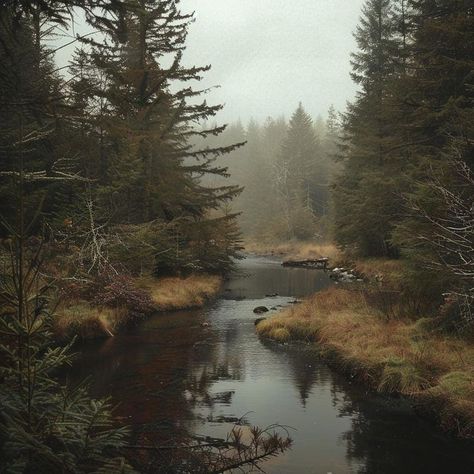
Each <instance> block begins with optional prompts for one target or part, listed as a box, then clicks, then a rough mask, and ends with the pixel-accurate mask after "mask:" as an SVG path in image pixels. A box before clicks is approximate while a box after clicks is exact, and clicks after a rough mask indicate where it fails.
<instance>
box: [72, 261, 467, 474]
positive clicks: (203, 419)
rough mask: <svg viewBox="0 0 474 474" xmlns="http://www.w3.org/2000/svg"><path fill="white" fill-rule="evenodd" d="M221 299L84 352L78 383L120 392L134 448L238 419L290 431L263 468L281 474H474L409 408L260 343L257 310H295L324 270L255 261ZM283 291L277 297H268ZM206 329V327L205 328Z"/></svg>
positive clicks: (313, 361) (462, 447)
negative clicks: (285, 444) (86, 380)
mask: <svg viewBox="0 0 474 474" xmlns="http://www.w3.org/2000/svg"><path fill="white" fill-rule="evenodd" d="M241 270H242V271H243V272H245V273H247V274H248V275H247V276H239V277H235V278H233V280H232V281H230V282H229V283H228V284H227V285H226V291H224V293H223V296H222V298H221V299H219V300H218V301H216V302H215V303H214V304H213V305H212V306H210V307H208V308H205V309H203V310H195V311H186V312H178V313H172V314H167V315H158V316H156V317H154V318H151V319H149V320H147V321H145V322H143V323H142V324H141V325H140V326H138V327H136V328H134V329H132V330H130V331H128V332H127V333H126V334H122V335H119V336H117V337H115V338H111V339H109V340H107V341H105V342H101V343H96V344H90V345H88V346H85V347H84V348H83V349H82V357H81V358H80V360H79V361H78V364H77V366H76V367H75V368H74V373H73V374H74V377H80V376H83V375H91V376H92V382H93V392H94V394H95V395H106V394H113V397H114V400H115V401H117V402H119V403H120V406H119V409H118V411H119V414H120V415H122V416H123V417H125V418H126V419H127V423H128V424H131V425H132V426H133V428H134V436H135V441H136V442H143V441H144V440H145V441H146V440H150V439H153V440H155V441H159V442H166V441H167V440H169V439H171V438H175V439H176V438H179V437H180V435H181V434H183V435H186V434H189V433H192V434H198V435H210V436H213V437H224V436H225V434H226V433H227V432H228V431H229V430H230V429H231V428H232V426H233V421H234V419H235V418H240V417H242V416H245V419H246V420H247V421H248V422H250V423H252V424H256V425H259V426H267V425H270V424H272V423H280V424H282V425H288V426H291V427H293V428H294V431H292V432H291V436H292V438H293V439H294V446H293V449H292V450H291V451H289V452H288V453H286V454H284V455H282V456H280V457H278V458H275V459H272V460H270V461H268V462H267V463H266V464H264V465H263V468H264V469H265V470H266V472H268V473H278V474H293V473H294V474H326V473H333V474H342V473H367V474H433V473H443V474H451V473H456V474H459V473H474V456H473V452H472V448H473V445H472V444H466V443H461V442H459V441H455V440H451V439H450V438H448V437H446V436H444V435H443V434H441V433H440V432H438V431H436V430H435V429H434V428H433V426H432V425H431V424H429V423H428V422H426V421H423V420H421V419H420V418H418V417H417V416H416V415H415V414H414V413H413V412H412V410H411V409H410V407H409V406H408V404H406V403H405V404H404V403H400V402H397V401H395V400H388V399H386V398H383V397H379V396H376V395H374V394H368V393H366V392H365V390H364V389H363V388H362V387H358V386H353V385H351V383H350V381H348V380H346V379H345V378H344V377H342V376H340V375H338V374H336V373H335V372H333V371H332V370H330V369H329V368H328V367H327V366H326V365H325V364H324V362H323V361H321V360H318V359H317V358H316V356H315V355H314V353H312V352H311V350H310V349H302V348H295V347H293V348H292V347H288V346H279V345H276V344H270V343H262V342H261V341H260V340H259V339H258V338H257V337H256V335H255V327H254V320H255V315H254V314H253V312H252V310H253V308H254V307H255V306H259V305H262V304H263V305H266V306H269V307H271V306H273V307H274V306H277V305H285V304H288V302H289V301H291V300H292V299H294V297H301V296H304V295H307V294H309V293H312V292H314V291H317V290H319V289H322V288H324V287H326V286H328V285H329V284H330V282H329V279H328V278H327V276H326V275H325V274H324V273H323V272H321V271H314V270H304V269H289V268H283V267H281V266H280V265H279V264H278V262H272V261H269V260H266V259H257V258H251V259H247V260H246V261H244V262H243V263H242V264H241ZM273 293H278V294H279V295H281V296H279V297H273V298H270V297H265V295H266V294H273ZM204 321H207V322H209V327H202V326H201V323H203V322H204Z"/></svg>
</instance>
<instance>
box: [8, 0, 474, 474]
mask: <svg viewBox="0 0 474 474" xmlns="http://www.w3.org/2000/svg"><path fill="white" fill-rule="evenodd" d="M181 3H183V2H180V1H179V0H35V1H29V0H6V1H3V2H2V3H1V6H0V61H1V62H0V110H1V112H0V380H1V387H0V400H1V406H2V413H1V415H0V452H1V454H0V466H1V468H0V471H2V472H6V473H7V472H8V473H10V472H11V473H42V472H54V473H56V472H57V473H86V472H87V473H89V472H90V473H92V472H97V473H109V472H113V473H115V472H117V473H118V472H123V473H126V472H130V473H131V472H143V473H145V472H166V473H172V472H183V473H184V472H196V473H199V472H203V473H204V472H216V473H217V472H234V471H233V470H235V472H237V471H236V470H238V469H241V470H245V469H248V470H249V472H250V470H251V469H252V468H255V466H257V465H259V464H260V463H261V462H264V461H267V460H268V459H269V458H273V457H276V456H280V455H281V456H284V453H286V452H287V450H288V449H289V448H290V447H291V446H292V440H291V433H290V434H289V433H288V431H287V428H286V427H285V426H279V425H278V424H276V425H274V426H273V425H270V428H259V427H251V428H249V429H248V431H246V430H242V428H241V427H240V425H239V423H237V425H236V426H234V427H233V428H231V429H230V430H229V434H228V435H227V438H226V440H225V441H224V442H222V441H221V442H214V441H213V442H209V440H207V442H206V443H204V444H202V442H197V444H196V442H194V441H193V442H190V441H189V440H187V441H186V443H183V445H180V446H179V448H176V450H171V449H170V450H169V452H168V451H166V450H167V449H168V448H166V447H165V448H163V447H161V448H160V446H155V445H153V446H150V441H149V440H148V441H146V442H145V444H146V446H145V445H143V440H142V441H140V443H142V444H140V443H138V442H135V441H134V442H133V443H132V442H131V441H130V439H131V429H130V428H129V427H128V426H127V423H126V422H123V421H124V420H123V419H122V418H123V416H122V417H118V416H116V415H115V408H114V405H115V402H116V401H117V400H116V399H115V398H114V394H113V393H110V394H107V395H110V396H111V397H112V398H109V397H108V396H106V397H102V398H96V397H95V396H92V395H91V393H90V390H89V388H88V383H87V382H81V383H78V384H71V383H69V382H68V380H66V379H67V378H68V377H67V376H66V375H65V374H67V373H68V370H69V368H70V367H71V366H74V353H75V352H77V351H78V347H79V348H80V347H81V345H82V344H84V343H85V341H88V340H109V339H113V338H115V336H116V335H118V334H122V333H127V331H129V330H130V328H131V327H134V326H136V325H140V324H142V323H143V321H145V320H146V319H147V318H151V317H152V315H154V314H155V313H164V312H169V311H174V310H187V309H192V308H205V307H206V305H207V304H208V303H209V302H211V301H214V300H215V299H216V298H218V297H219V295H220V294H221V293H222V288H223V285H225V284H226V282H228V281H229V280H232V278H234V275H236V274H238V268H239V265H240V262H241V261H242V260H243V259H245V257H246V256H248V255H249V253H255V254H258V255H267V256H268V255H269V254H272V255H273V256H275V255H279V256H281V257H282V258H285V259H288V260H290V261H294V260H301V259H303V258H304V259H308V258H309V259H321V258H323V259H324V258H329V264H330V268H331V269H332V271H333V273H332V274H331V276H334V275H335V276H334V278H335V279H336V280H337V278H339V277H338V272H339V274H340V273H341V271H342V272H343V273H344V272H346V270H345V269H350V270H349V272H348V273H344V274H346V275H349V277H348V278H349V279H351V278H353V279H354V283H348V284H347V285H346V284H345V283H344V282H343V281H336V285H334V286H332V287H330V288H328V289H325V290H322V291H319V292H318V293H317V294H315V295H313V296H310V295H308V296H309V297H308V298H306V299H305V300H304V301H303V302H302V303H301V304H295V305H293V306H292V307H291V308H286V309H283V310H282V311H281V312H280V311H279V312H278V313H277V314H276V315H274V316H271V317H269V318H267V319H266V320H264V321H262V322H259V323H258V324H257V325H256V326H257V327H256V332H257V335H258V337H260V338H261V339H263V340H273V341H277V342H279V343H282V344H288V342H290V341H304V342H305V343H306V344H314V345H318V346H319V347H320V348H322V350H323V352H324V353H326V354H327V355H328V356H329V357H330V358H331V360H333V363H335V365H336V366H339V368H340V370H341V371H342V372H343V373H347V372H349V373H350V374H351V377H355V378H357V379H358V380H359V381H360V383H361V384H365V385H368V386H370V388H371V389H373V390H374V391H375V392H377V393H384V394H388V395H397V396H403V397H406V398H409V399H411V400H414V401H415V402H416V404H417V405H420V407H421V408H420V410H421V411H422V412H423V414H425V415H427V416H428V417H429V418H430V419H434V420H435V425H437V426H433V427H432V429H433V430H437V429H439V427H441V428H442V429H443V430H444V431H446V432H449V433H450V434H451V435H454V436H455V437H457V438H466V439H471V440H472V438H473V437H474V388H473V387H474V107H473V106H474V4H473V2H472V0H366V1H365V2H364V5H363V8H362V11H361V13H360V18H359V21H358V26H357V28H356V30H355V31H354V38H355V42H356V49H355V50H354V51H353V53H352V54H351V70H352V73H351V78H352V81H353V82H354V83H355V84H356V85H357V86H358V92H357V94H356V96H355V97H354V98H353V99H352V100H350V101H349V102H348V104H347V107H346V109H345V110H337V109H336V107H334V106H331V107H330V108H329V110H321V111H320V113H319V115H317V116H311V113H309V112H308V110H309V109H310V104H306V103H305V102H304V101H303V100H302V101H301V102H300V103H299V104H297V103H296V104H292V105H291V108H292V110H293V112H292V114H291V115H290V116H289V117H286V116H284V115H280V116H273V117H270V116H269V117H268V118H267V119H265V120H260V119H251V120H249V121H247V122H245V123H244V122H243V121H242V120H239V118H238V117H236V118H235V120H233V121H232V122H231V123H229V124H228V125H226V124H221V123H220V122H219V113H220V112H221V110H222V109H223V107H224V106H223V105H220V104H213V103H212V101H210V100H209V99H208V95H209V94H210V92H211V90H210V89H208V88H206V87H201V84H200V83H201V82H202V80H203V77H205V76H206V74H208V72H209V71H210V68H211V66H210V65H207V64H204V65H202V64H196V65H194V64H192V65H189V64H188V63H187V62H186V61H184V60H183V57H184V56H185V51H186V47H187V44H188V43H187V37H188V32H189V29H190V27H191V25H192V24H193V23H194V22H195V21H199V18H196V17H195V14H194V13H193V12H192V11H191V12H187V11H185V10H187V9H184V8H183V6H182V5H181ZM78 18H80V19H81V20H80V21H82V22H84V24H86V25H87V27H88V28H89V29H90V31H91V33H86V34H79V33H74V24H75V21H78V20H77V19H78ZM315 27H317V25H316V26H315ZM71 31H72V33H71ZM64 32H69V33H68V34H67V35H65V34H64ZM69 45H74V50H73V53H72V54H71V56H70V57H69V59H68V63H67V64H66V65H62V64H59V63H58V62H57V60H56V55H57V53H58V51H60V50H61V49H62V48H64V47H65V46H69ZM216 47H218V45H217V46H216ZM288 87H291V85H289V86H288ZM224 92H225V91H224ZM282 100H283V99H282ZM337 267H339V268H337ZM341 268H343V270H340V269H341ZM312 271H314V270H312ZM356 279H357V282H359V283H357V282H355V280H356ZM226 291H227V290H226ZM229 291H230V290H229ZM272 293H273V291H272ZM267 296H268V295H267ZM274 296H276V294H275V295H274ZM288 296H296V295H288ZM295 302H296V303H300V302H299V301H297V300H295ZM275 309H276V308H275ZM202 325H203V327H204V329H205V328H206V326H205V325H208V322H204V323H202ZM190 331H191V329H190ZM79 351H80V349H79ZM275 396H276V395H275ZM248 408H249V410H252V409H253V407H251V406H250V407H248ZM273 421H274V422H275V423H277V422H278V420H276V419H275V420H273ZM134 440H135V438H134ZM138 444H140V446H138ZM163 449H164V451H163ZM171 452H172V453H173V455H171ZM167 453H168V454H169V456H168V455H167ZM177 459H178V460H177ZM245 472H247V471H245ZM270 472H271V471H270ZM278 472H280V471H278ZM294 472H297V471H294ZM298 472H300V471H298ZM325 472H326V471H325ZM361 472H362V471H361ZM364 472H366V471H364ZM367 472H369V471H367ZM370 472H372V471H370ZM373 472H376V471H373ZM377 472H383V471H377ZM387 472H388V471H387ZM390 472H392V471H390Z"/></svg>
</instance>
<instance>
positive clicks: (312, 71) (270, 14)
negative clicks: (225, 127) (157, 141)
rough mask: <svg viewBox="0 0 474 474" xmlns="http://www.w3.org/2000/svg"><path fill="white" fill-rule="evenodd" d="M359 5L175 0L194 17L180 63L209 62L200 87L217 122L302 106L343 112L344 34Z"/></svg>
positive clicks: (346, 87)
mask: <svg viewBox="0 0 474 474" xmlns="http://www.w3.org/2000/svg"><path fill="white" fill-rule="evenodd" d="M363 3H364V0H293V1H288V0H183V1H182V5H183V9H184V10H188V9H190V10H194V11H195V12H196V22H195V23H194V24H193V25H192V26H191V30H190V34H189V37H188V48H187V52H186V56H185V58H186V61H187V62H188V61H189V63H193V64H194V63H195V64H211V65H212V70H211V71H210V72H208V73H207V77H206V80H205V85H206V86H207V85H214V84H219V85H220V86H221V88H220V89H218V90H217V91H215V92H213V93H212V95H211V98H212V101H217V102H221V103H225V104H226V107H225V109H224V112H223V113H222V115H221V117H222V118H223V119H224V120H227V121H229V120H235V119H238V118H241V119H242V120H243V121H247V120H248V119H249V118H250V117H253V118H255V119H259V120H262V119H264V118H265V117H267V116H269V115H271V116H276V115H280V114H284V115H286V116H289V115H290V114H291V112H292V111H293V110H294V109H295V108H296V107H297V105H298V102H299V101H301V102H303V105H304V106H305V107H306V109H307V110H308V112H310V113H311V114H312V115H313V116H317V115H318V114H322V115H326V111H327V109H328V108H329V106H330V105H331V104H334V105H335V106H336V108H337V109H338V110H343V109H344V108H345V104H346V102H347V100H351V99H352V98H353V96H354V93H355V90H356V87H355V85H354V84H353V83H352V81H351V78H350V76H349V72H350V64H349V60H350V53H351V51H354V49H355V41H354V38H353V36H352V33H353V31H354V30H355V27H356V25H357V23H358V19H359V16H360V10H361V7H362V4H363Z"/></svg>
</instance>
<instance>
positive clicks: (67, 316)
mask: <svg viewBox="0 0 474 474" xmlns="http://www.w3.org/2000/svg"><path fill="white" fill-rule="evenodd" d="M126 321H127V311H126V310H125V309H122V308H97V307H94V306H91V305H90V304H89V303H87V302H85V301H77V302H74V303H73V304H71V305H70V306H68V307H66V308H58V311H57V314H56V320H55V325H54V328H55V333H56V335H57V337H58V338H59V339H70V338H72V337H74V336H79V337H80V338H81V339H98V338H103V337H111V336H113V335H114V334H115V332H116V331H117V329H118V328H119V327H120V326H122V325H123V324H124V323H125V322H126Z"/></svg>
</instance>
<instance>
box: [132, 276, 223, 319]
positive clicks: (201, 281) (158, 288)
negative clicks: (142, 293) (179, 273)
mask: <svg viewBox="0 0 474 474" xmlns="http://www.w3.org/2000/svg"><path fill="white" fill-rule="evenodd" d="M137 285H138V286H139V287H140V288H143V289H144V290H146V291H147V292H149V294H150V296H151V299H152V301H153V304H154V305H155V308H156V310H157V311H175V310H181V309H189V308H200V307H202V306H204V305H205V304H206V302H208V301H209V300H210V299H211V298H213V297H214V296H216V294H217V293H218V292H219V290H220V288H221V285H222V277H220V276H217V275H191V276H189V277H186V278H178V277H169V278H161V279H155V278H152V277H148V278H141V279H139V280H137Z"/></svg>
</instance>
